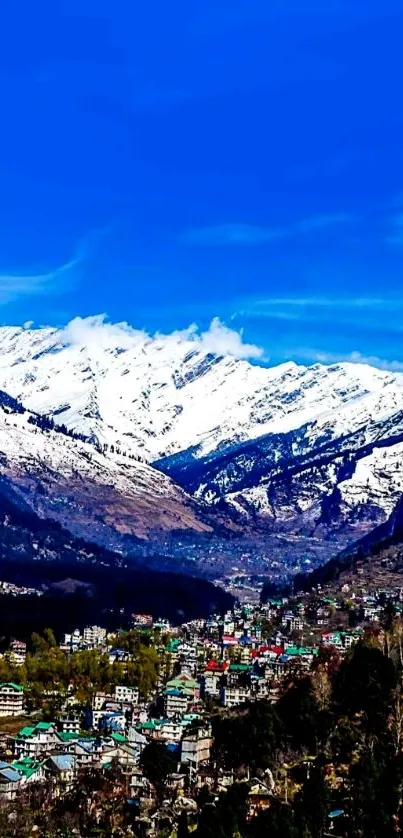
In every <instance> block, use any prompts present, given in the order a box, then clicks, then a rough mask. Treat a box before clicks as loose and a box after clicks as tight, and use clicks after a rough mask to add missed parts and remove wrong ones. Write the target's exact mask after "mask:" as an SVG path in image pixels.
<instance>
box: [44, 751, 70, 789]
mask: <svg viewBox="0 0 403 838" xmlns="http://www.w3.org/2000/svg"><path fill="white" fill-rule="evenodd" d="M45 765H46V768H47V769H48V772H49V774H50V776H52V777H54V778H55V780H56V788H57V790H58V793H59V794H60V793H61V792H62V791H63V792H66V791H69V790H70V789H71V787H72V785H73V782H74V778H75V774H76V757H75V756H74V755H73V754H52V755H51V756H50V757H49V758H48V759H47V760H46V763H45Z"/></svg>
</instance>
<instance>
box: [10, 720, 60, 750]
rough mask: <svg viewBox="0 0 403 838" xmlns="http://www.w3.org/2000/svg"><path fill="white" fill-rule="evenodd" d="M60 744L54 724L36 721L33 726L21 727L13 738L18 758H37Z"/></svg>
mask: <svg viewBox="0 0 403 838" xmlns="http://www.w3.org/2000/svg"><path fill="white" fill-rule="evenodd" d="M59 744H60V739H59V735H58V733H57V731H56V725H55V724H53V723H51V722H38V724H37V725H35V726H34V727H23V728H22V729H21V730H20V731H19V733H18V734H17V736H16V737H15V739H14V753H15V755H16V756H17V757H18V758H19V759H23V758H24V757H30V758H32V759H34V758H38V757H39V756H40V755H41V754H44V753H46V752H47V751H49V750H50V749H51V748H53V747H56V746H57V745H59Z"/></svg>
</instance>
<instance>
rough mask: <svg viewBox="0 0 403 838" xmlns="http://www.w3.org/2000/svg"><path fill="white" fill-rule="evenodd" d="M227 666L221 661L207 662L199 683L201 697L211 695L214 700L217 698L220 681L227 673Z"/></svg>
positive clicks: (225, 662)
mask: <svg viewBox="0 0 403 838" xmlns="http://www.w3.org/2000/svg"><path fill="white" fill-rule="evenodd" d="M228 665H229V664H228V663H227V661H223V662H222V663H221V662H219V661H215V660H210V661H208V663H207V665H206V667H205V669H204V673H203V675H202V677H201V682H200V683H201V692H202V695H203V697H204V696H206V695H211V696H213V697H215V698H218V697H219V695H220V685H221V679H222V676H223V675H224V674H225V672H226V671H227V669H228Z"/></svg>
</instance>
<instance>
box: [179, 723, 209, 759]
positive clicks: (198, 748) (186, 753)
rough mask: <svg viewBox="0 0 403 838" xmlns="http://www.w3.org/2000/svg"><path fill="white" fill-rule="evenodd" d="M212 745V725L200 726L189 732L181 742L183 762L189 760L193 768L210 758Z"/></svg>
mask: <svg viewBox="0 0 403 838" xmlns="http://www.w3.org/2000/svg"><path fill="white" fill-rule="evenodd" d="M211 746H212V738H211V727H210V725H206V726H205V727H199V728H198V729H197V730H195V731H193V733H187V734H185V736H184V737H183V738H182V742H181V762H187V763H189V765H191V766H192V767H193V768H196V769H197V768H198V767H199V765H200V763H203V762H207V760H209V759H210V751H211Z"/></svg>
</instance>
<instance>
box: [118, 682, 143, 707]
mask: <svg viewBox="0 0 403 838" xmlns="http://www.w3.org/2000/svg"><path fill="white" fill-rule="evenodd" d="M115 699H116V701H123V702H125V703H126V704H138V703H139V691H138V687H125V686H123V685H121V684H118V685H116V687H115Z"/></svg>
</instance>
